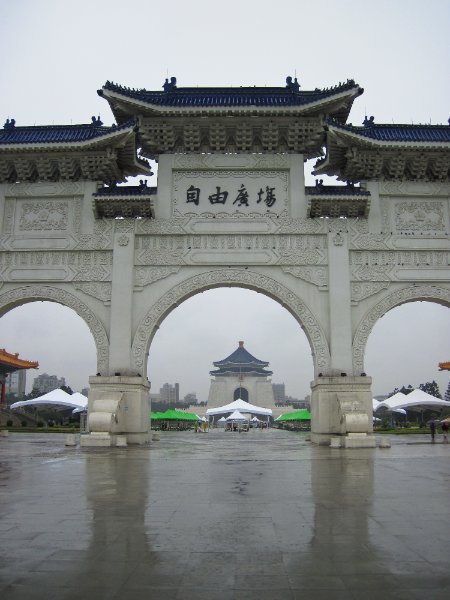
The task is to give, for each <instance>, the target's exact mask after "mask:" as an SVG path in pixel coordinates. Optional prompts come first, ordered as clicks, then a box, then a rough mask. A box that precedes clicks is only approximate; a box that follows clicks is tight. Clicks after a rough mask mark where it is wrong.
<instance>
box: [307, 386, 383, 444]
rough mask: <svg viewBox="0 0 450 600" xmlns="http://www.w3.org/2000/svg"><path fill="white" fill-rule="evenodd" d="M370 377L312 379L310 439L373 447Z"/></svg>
mask: <svg viewBox="0 0 450 600" xmlns="http://www.w3.org/2000/svg"><path fill="white" fill-rule="evenodd" d="M371 388H372V379H371V378H370V377H349V376H346V377H318V378H317V379H316V380H315V381H313V382H312V383H311V390H312V394H311V428H312V429H311V441H312V442H314V443H316V444H327V445H328V444H330V441H331V438H332V437H335V436H342V437H343V438H347V439H344V440H343V443H342V445H343V446H346V447H353V448H357V447H374V446H375V438H374V437H373V436H372V435H370V434H371V433H372V432H373V422H372V412H373V411H372V391H371Z"/></svg>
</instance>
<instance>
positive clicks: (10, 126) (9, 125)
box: [3, 119, 16, 129]
mask: <svg viewBox="0 0 450 600" xmlns="http://www.w3.org/2000/svg"><path fill="white" fill-rule="evenodd" d="M15 126H16V120H15V119H11V120H9V119H6V122H5V124H4V125H3V128H4V129H14V127H15Z"/></svg>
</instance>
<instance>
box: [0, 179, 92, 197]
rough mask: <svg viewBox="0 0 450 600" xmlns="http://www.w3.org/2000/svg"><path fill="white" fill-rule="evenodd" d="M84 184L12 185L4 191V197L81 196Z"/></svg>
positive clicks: (57, 182)
mask: <svg viewBox="0 0 450 600" xmlns="http://www.w3.org/2000/svg"><path fill="white" fill-rule="evenodd" d="M84 188H85V186H84V183H83V182H82V181H80V182H73V181H66V182H64V181H55V182H46V183H13V184H11V185H10V186H9V187H8V188H7V191H6V196H13V197H15V198H20V197H21V196H30V197H39V196H41V197H42V196H82V195H83V194H84Z"/></svg>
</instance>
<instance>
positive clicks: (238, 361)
mask: <svg viewBox="0 0 450 600" xmlns="http://www.w3.org/2000/svg"><path fill="white" fill-rule="evenodd" d="M213 364H214V366H216V367H220V366H223V365H245V366H249V365H252V366H258V367H267V365H268V364H269V363H268V362H266V361H262V360H259V359H257V358H255V357H254V356H252V355H251V354H250V352H247V350H246V349H245V348H244V346H243V345H242V346H239V347H238V348H237V350H235V351H234V352H233V353H232V354H230V356H228V357H227V358H224V359H223V360H218V361H216V362H214V363H213Z"/></svg>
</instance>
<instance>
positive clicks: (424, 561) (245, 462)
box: [0, 430, 450, 600]
mask: <svg viewBox="0 0 450 600" xmlns="http://www.w3.org/2000/svg"><path fill="white" fill-rule="evenodd" d="M406 437H407V436H404V437H401V436H398V437H395V438H394V437H393V438H391V441H392V447H391V448H390V449H381V448H375V449H358V450H351V449H349V450H343V449H331V448H326V447H317V446H312V445H311V444H310V443H309V442H308V441H307V438H306V435H304V434H295V433H289V432H283V431H277V430H269V431H266V430H262V431H261V430H257V431H250V432H249V433H243V434H237V433H224V432H223V430H214V431H212V432H210V433H208V434H195V433H194V432H180V433H177V432H165V433H161V434H160V438H161V439H160V441H158V442H155V443H154V444H153V445H151V446H146V447H135V448H134V447H129V448H105V449H103V448H102V449H97V450H93V449H89V450H84V449H83V450H82V449H80V448H79V447H78V448H66V447H65V446H64V436H60V435H58V434H42V435H41V434H36V435H33V434H10V436H9V437H8V438H0V597H1V598H2V600H12V599H23V600H33V599H35V598H36V599H38V598H39V599H40V598H42V599H45V600H51V599H53V598H55V599H71V598H74V599H75V598H80V599H82V600H90V599H91V598H92V599H96V600H97V599H100V600H101V599H102V598H108V600H111V599H116V598H117V599H119V598H120V599H124V600H127V599H128V598H130V599H131V598H133V599H139V598H151V599H155V600H165V599H178V600H180V599H186V600H195V599H205V600H206V599H207V600H215V599H237V600H241V599H242V600H244V599H253V598H257V599H258V600H266V599H267V600H268V599H270V600H284V599H288V598H289V599H297V598H298V599H299V598H302V599H304V598H306V599H308V600H309V599H311V600H319V599H325V598H327V600H329V599H337V600H340V599H341V598H342V599H345V600H348V599H350V600H352V599H358V600H359V599H360V598H364V600H374V599H380V600H381V599H383V600H390V599H394V598H395V599H406V598H408V599H416V598H417V599H421V600H425V599H426V600H428V599H430V600H433V599H436V600H438V599H441V598H444V597H445V598H446V599H447V598H448V597H449V593H450V541H449V540H450V536H449V528H448V526H449V523H450V519H449V516H450V501H449V497H450V495H449V483H450V475H449V470H450V444H442V443H441V444H438V443H436V444H431V443H430V440H429V439H428V438H427V437H426V436H415V437H414V440H412V439H411V438H409V439H406Z"/></svg>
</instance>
